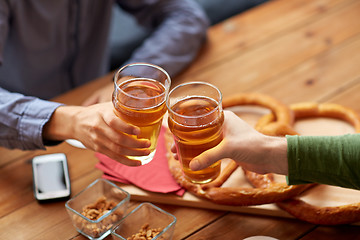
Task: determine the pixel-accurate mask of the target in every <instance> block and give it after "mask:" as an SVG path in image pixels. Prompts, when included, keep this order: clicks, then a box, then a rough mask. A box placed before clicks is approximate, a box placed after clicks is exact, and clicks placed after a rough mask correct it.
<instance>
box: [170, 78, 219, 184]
mask: <svg viewBox="0 0 360 240" xmlns="http://www.w3.org/2000/svg"><path fill="white" fill-rule="evenodd" d="M221 104H222V94H221V92H220V91H219V89H218V88H216V87H215V86H214V85H212V84H209V83H205V82H189V83H185V84H182V85H179V86H177V87H175V88H174V89H172V90H171V91H170V93H169V95H168V97H167V99H166V105H167V108H168V114H169V118H168V125H169V129H170V131H171V132H172V134H173V135H174V139H175V145H176V149H177V153H178V156H179V160H180V163H181V165H182V170H183V173H184V175H185V178H186V179H187V180H189V181H191V182H193V183H207V182H211V181H212V180H214V179H215V178H216V177H217V176H218V175H219V174H220V168H221V161H218V162H216V163H214V164H213V165H211V166H210V167H208V168H206V169H203V170H199V171H192V170H191V169H190V168H189V163H190V161H191V160H192V159H193V158H194V157H196V156H197V155H199V154H200V153H202V152H204V151H206V150H208V149H210V148H212V147H215V146H216V145H217V144H218V143H220V142H221V140H222V139H223V134H222V126H223V122H224V113H223V110H222V105H221Z"/></svg>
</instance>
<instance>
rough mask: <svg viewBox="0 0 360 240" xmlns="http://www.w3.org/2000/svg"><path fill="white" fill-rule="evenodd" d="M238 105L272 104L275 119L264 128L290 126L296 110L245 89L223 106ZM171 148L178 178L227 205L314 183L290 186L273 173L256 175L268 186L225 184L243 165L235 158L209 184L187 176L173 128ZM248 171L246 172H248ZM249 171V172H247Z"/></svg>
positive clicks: (282, 195) (274, 197) (279, 196)
mask: <svg viewBox="0 0 360 240" xmlns="http://www.w3.org/2000/svg"><path fill="white" fill-rule="evenodd" d="M238 105H256V106H262V107H265V108H268V109H270V110H271V111H272V113H273V114H274V116H275V120H276V121H275V122H273V123H271V124H267V125H266V126H263V127H262V131H264V132H268V133H270V132H271V131H275V132H276V131H281V129H282V128H283V127H287V128H290V125H292V123H293V114H292V111H291V110H290V109H289V108H288V107H287V106H286V105H284V104H283V103H281V102H279V101H277V100H276V99H274V98H271V97H270V96H267V95H263V94H258V93H242V94H238V95H235V96H232V97H229V98H227V99H224V101H223V108H230V107H233V106H238ZM165 137H166V141H165V142H166V143H167V152H168V162H169V169H170V172H171V173H172V175H173V177H174V178H175V179H176V181H177V182H178V183H179V184H180V185H181V186H182V187H184V188H185V189H186V190H187V191H189V192H191V193H193V194H195V195H197V196H199V197H202V198H205V199H208V200H210V201H212V202H215V203H218V204H224V205H235V206H248V205H259V204H266V203H273V202H277V201H283V200H285V199H290V198H292V197H294V196H297V195H299V194H300V193H301V192H303V191H305V190H306V189H308V188H309V187H311V184H304V185H296V186H288V185H287V184H286V183H276V182H274V181H273V175H272V174H266V175H259V174H258V175H256V176H257V178H262V180H261V182H267V185H266V188H264V187H261V188H251V187H249V188H244V187H222V185H223V183H224V182H225V181H226V180H227V179H228V178H229V177H230V175H231V174H232V173H233V172H234V171H235V170H236V169H237V168H238V167H239V166H238V165H237V164H236V162H235V161H233V160H231V159H227V160H222V161H229V164H228V165H227V166H226V167H225V169H224V170H222V171H221V173H220V176H219V177H218V178H217V179H215V180H214V181H213V182H210V183H207V184H195V183H191V182H189V181H188V180H186V179H185V177H184V175H183V173H182V169H181V166H180V163H179V161H177V160H175V159H174V157H173V154H172V153H171V143H172V141H173V140H172V139H173V138H172V135H171V133H170V131H167V132H166V134H165ZM245 173H246V172H245ZM247 174H249V173H247Z"/></svg>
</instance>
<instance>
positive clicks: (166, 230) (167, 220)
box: [111, 202, 176, 240]
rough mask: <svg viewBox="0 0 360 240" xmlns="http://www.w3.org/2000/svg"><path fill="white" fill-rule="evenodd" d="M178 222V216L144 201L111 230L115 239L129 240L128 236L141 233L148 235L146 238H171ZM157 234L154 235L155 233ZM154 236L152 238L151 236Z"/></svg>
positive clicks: (168, 239) (163, 239) (162, 239)
mask: <svg viewBox="0 0 360 240" xmlns="http://www.w3.org/2000/svg"><path fill="white" fill-rule="evenodd" d="M175 224H176V217H175V216H173V215H172V214H170V213H167V212H165V211H164V210H162V209H160V208H158V207H156V206H155V205H153V204H151V203H147V202H145V203H142V204H140V205H139V206H138V207H137V208H135V209H134V210H133V211H131V212H130V213H129V214H128V215H126V216H125V217H124V218H123V219H122V220H121V221H120V222H119V223H118V224H117V225H116V226H114V227H113V228H112V230H111V236H112V238H113V239H114V240H120V239H121V240H127V239H128V238H130V237H132V236H135V235H136V234H140V232H141V231H142V232H143V235H145V236H146V238H145V239H154V240H155V239H158V240H171V239H172V237H173V233H174V229H175ZM153 232H154V233H157V235H156V236H153V235H154V233H153ZM151 236H152V237H153V238H150V237H151Z"/></svg>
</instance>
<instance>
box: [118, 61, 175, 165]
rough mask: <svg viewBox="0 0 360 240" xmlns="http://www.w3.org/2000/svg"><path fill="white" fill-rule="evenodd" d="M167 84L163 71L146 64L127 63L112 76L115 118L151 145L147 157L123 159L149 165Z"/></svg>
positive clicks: (166, 74) (164, 107)
mask: <svg viewBox="0 0 360 240" xmlns="http://www.w3.org/2000/svg"><path fill="white" fill-rule="evenodd" d="M170 84H171V79H170V77H169V75H168V73H167V72H166V71H165V70H164V69H162V68H160V67H158V66H156V65H152V64H148V63H134V64H128V65H126V66H124V67H122V68H120V69H119V70H118V71H117V72H116V74H115V76H114V92H113V98H112V100H113V105H114V107H115V113H116V115H117V116H118V117H119V118H121V119H122V120H124V121H125V122H128V123H130V124H132V125H135V126H137V127H139V128H140V132H141V133H140V135H139V136H138V138H146V139H149V140H150V142H151V146H150V151H151V153H150V154H149V155H148V156H127V157H128V158H129V159H133V160H139V161H141V164H142V165H144V164H147V163H149V162H150V161H151V160H152V159H153V157H154V155H155V151H156V143H157V139H158V136H159V132H160V128H161V123H162V119H163V116H164V114H165V112H166V110H167V109H166V105H165V99H166V96H167V94H168V92H169V88H170Z"/></svg>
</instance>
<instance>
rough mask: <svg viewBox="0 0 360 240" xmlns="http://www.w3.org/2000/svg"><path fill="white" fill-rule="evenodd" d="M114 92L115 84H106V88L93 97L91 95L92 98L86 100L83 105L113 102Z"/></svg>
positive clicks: (96, 92) (95, 93) (99, 90)
mask: <svg viewBox="0 0 360 240" xmlns="http://www.w3.org/2000/svg"><path fill="white" fill-rule="evenodd" d="M113 90H114V84H113V83H112V82H110V83H108V84H106V85H105V86H104V87H102V88H100V89H98V90H97V91H95V92H94V93H93V94H92V95H90V97H88V98H87V99H85V101H84V102H83V103H82V104H81V105H82V106H90V105H93V104H97V103H103V102H108V101H111V100H112V99H111V98H112V93H113Z"/></svg>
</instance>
